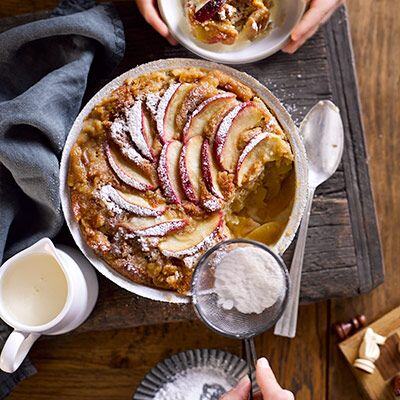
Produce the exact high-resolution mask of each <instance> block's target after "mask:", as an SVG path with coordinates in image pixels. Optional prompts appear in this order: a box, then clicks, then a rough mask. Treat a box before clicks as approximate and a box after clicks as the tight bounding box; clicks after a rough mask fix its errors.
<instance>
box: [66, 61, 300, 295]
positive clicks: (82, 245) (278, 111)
mask: <svg viewBox="0 0 400 400" xmlns="http://www.w3.org/2000/svg"><path fill="white" fill-rule="evenodd" d="M184 67H201V68H208V69H219V70H221V71H224V72H226V73H228V74H230V75H231V76H233V77H235V78H236V79H238V80H240V81H242V82H243V83H244V84H246V85H247V86H249V87H251V88H252V89H253V90H254V91H255V92H256V93H257V94H258V96H259V97H261V98H262V99H263V100H264V101H265V103H266V104H267V105H268V107H269V108H270V109H271V110H272V111H273V112H274V113H275V116H276V117H277V119H278V120H279V122H280V123H281V125H282V126H283V128H284V130H285V131H286V132H287V134H288V136H289V140H290V144H291V147H292V150H293V153H294V165H295V173H296V193H295V200H294V205H293V209H292V213H291V215H290V218H289V222H288V224H287V226H286V228H285V230H284V232H283V234H282V236H281V238H280V239H279V241H278V242H277V244H276V245H275V246H274V250H275V251H276V252H278V253H280V254H282V253H283V252H284V251H285V250H286V249H287V247H288V246H289V245H290V243H291V242H292V240H293V238H294V235H295V233H296V230H297V228H298V226H299V223H300V220H301V217H302V214H303V210H304V205H305V201H306V196H307V158H306V153H305V149H304V146H303V143H302V141H301V138H300V136H299V132H298V129H297V128H296V126H295V124H294V122H293V121H292V119H291V117H290V115H289V114H288V112H287V111H286V110H285V108H284V107H283V106H282V104H281V103H280V102H279V100H278V99H277V98H276V97H275V96H274V95H273V94H272V93H271V92H270V91H269V90H268V89H267V88H266V87H265V86H263V85H262V84H261V83H259V82H258V81H257V80H256V79H254V78H252V77H251V76H249V75H247V74H245V73H243V72H239V71H237V70H235V69H233V68H230V67H227V66H224V65H220V64H215V63H212V62H209V61H204V60H194V59H184V58H174V59H167V60H158V61H153V62H150V63H147V64H143V65H140V66H138V67H136V68H133V69H131V70H129V71H127V72H125V73H124V74H122V75H120V76H119V77H117V78H115V79H114V80H113V81H111V82H110V83H109V84H107V85H106V86H104V87H103V88H102V89H101V90H100V91H99V92H98V93H97V94H96V95H95V96H94V97H93V98H92V99H91V100H90V101H89V102H88V103H87V104H86V106H85V107H84V108H83V109H82V111H81V112H80V114H79V115H78V117H77V118H76V120H75V122H74V124H73V126H72V128H71V130H70V132H69V134H68V137H67V141H66V143H65V146H64V150H63V154H62V158H61V165H60V196H61V204H62V209H63V211H64V215H65V219H66V221H67V225H68V227H69V229H70V231H71V234H72V236H73V238H74V240H75V242H76V244H77V246H78V247H79V249H80V250H81V251H82V253H83V254H84V255H85V256H86V257H87V258H88V260H89V261H90V262H91V263H92V264H93V265H94V267H95V268H96V269H97V270H98V271H99V272H100V273H102V274H103V275H104V276H106V277H107V278H108V279H110V280H111V281H113V282H114V283H116V284H117V285H118V286H120V287H122V288H124V289H126V290H129V291H130V292H132V293H135V294H137V295H139V296H143V297H146V298H149V299H152V300H158V301H166V302H172V303H187V302H188V301H189V297H188V296H182V295H177V294H176V293H174V292H172V291H167V290H161V289H155V288H150V287H147V286H144V285H140V284H137V283H134V282H132V281H130V280H129V279H127V278H125V277H123V276H122V275H120V274H119V273H118V272H116V271H115V270H114V269H112V268H111V267H110V266H108V264H107V263H106V262H105V261H103V260H102V259H101V258H99V257H98V256H96V254H95V253H94V252H93V250H92V249H91V248H89V246H88V245H87V244H86V242H85V240H84V238H83V236H82V235H81V231H80V229H79V225H78V223H77V222H76V221H75V219H74V216H73V213H72V209H71V202H70V193H69V188H68V185H67V175H68V167H69V154H70V151H71V148H72V146H73V145H74V143H75V141H76V139H77V138H78V136H79V133H80V131H81V129H82V124H83V121H84V120H85V118H86V116H87V115H88V114H89V113H90V111H91V110H92V108H93V107H94V106H95V105H96V104H97V103H99V102H100V101H101V100H102V99H103V98H105V97H107V96H109V95H110V93H111V92H112V91H113V90H114V89H115V88H117V87H118V86H120V85H121V84H122V83H123V82H124V81H125V80H126V79H128V78H135V77H138V76H140V75H143V74H147V73H150V72H154V71H158V70H165V69H174V68H184Z"/></svg>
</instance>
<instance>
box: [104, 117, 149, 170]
mask: <svg viewBox="0 0 400 400" xmlns="http://www.w3.org/2000/svg"><path fill="white" fill-rule="evenodd" d="M109 138H110V139H111V140H112V141H113V142H114V144H115V145H116V146H117V147H118V148H119V151H120V152H121V153H122V154H123V155H124V156H125V157H126V158H127V159H129V160H130V161H132V162H133V163H134V164H135V165H137V166H143V165H144V164H146V163H147V160H146V159H145V158H144V157H143V156H142V155H141V154H140V153H139V152H138V151H137V150H136V149H135V147H134V146H133V144H132V142H131V139H130V138H129V134H128V127H127V125H126V123H125V121H123V120H122V119H116V120H115V121H114V122H113V123H112V125H111V127H110V133H109Z"/></svg>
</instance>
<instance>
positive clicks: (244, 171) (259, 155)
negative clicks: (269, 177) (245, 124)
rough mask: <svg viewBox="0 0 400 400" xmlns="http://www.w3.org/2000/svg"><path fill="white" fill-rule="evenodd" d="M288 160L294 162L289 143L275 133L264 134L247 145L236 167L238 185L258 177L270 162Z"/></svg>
mask: <svg viewBox="0 0 400 400" xmlns="http://www.w3.org/2000/svg"><path fill="white" fill-rule="evenodd" d="M281 159H286V160H288V161H292V160H293V154H292V151H291V149H290V145H289V143H288V142H286V141H285V140H283V138H282V137H281V136H278V135H276V134H274V133H269V132H262V133H260V134H259V135H257V136H256V137H254V138H253V139H251V140H250V142H249V143H248V144H247V145H246V147H245V148H244V149H243V152H242V154H241V155H240V157H239V160H238V162H237V167H236V183H237V185H238V186H239V187H240V186H242V185H243V183H245V182H248V181H250V180H252V179H254V178H255V177H257V176H258V175H259V174H260V173H261V171H262V170H263V168H264V166H265V164H266V163H268V162H272V161H277V160H281Z"/></svg>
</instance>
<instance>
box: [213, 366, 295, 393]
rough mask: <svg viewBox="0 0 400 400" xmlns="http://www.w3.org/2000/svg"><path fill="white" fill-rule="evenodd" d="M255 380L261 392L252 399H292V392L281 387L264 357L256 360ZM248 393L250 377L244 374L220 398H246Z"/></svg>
mask: <svg viewBox="0 0 400 400" xmlns="http://www.w3.org/2000/svg"><path fill="white" fill-rule="evenodd" d="M256 380H257V383H258V386H259V387H260V389H261V392H259V393H257V394H256V395H255V396H254V400H262V399H264V400H294V396H293V393H292V392H289V391H288V390H285V389H282V388H281V387H280V386H279V383H278V382H277V380H276V378H275V375H274V373H273V372H272V369H271V367H270V366H269V363H268V361H267V359H266V358H260V359H259V360H258V361H257V367H256ZM249 393H250V379H249V378H248V377H247V376H245V377H244V378H243V379H241V380H240V382H239V383H238V384H237V386H236V387H234V388H233V389H232V390H231V391H229V392H228V393H226V394H224V395H223V396H222V397H221V399H220V400H247V399H248V398H249Z"/></svg>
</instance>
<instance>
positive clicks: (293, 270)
mask: <svg viewBox="0 0 400 400" xmlns="http://www.w3.org/2000/svg"><path fill="white" fill-rule="evenodd" d="M300 134H301V136H302V137H303V141H304V145H305V148H306V152H307V157H308V169H309V173H308V177H309V182H308V184H309V189H308V198H307V203H306V207H305V210H304V216H303V219H302V221H301V224H300V230H299V235H298V238H297V243H296V248H295V251H294V255H293V260H292V264H291V266H290V280H291V288H290V291H289V300H288V303H287V306H286V309H285V311H284V313H283V314H282V317H281V319H280V320H279V321H278V323H277V324H276V326H275V330H274V334H275V335H279V336H286V337H289V338H294V337H295V336H296V327H297V314H298V307H299V294H300V283H301V272H302V268H303V258H304V248H305V245H306V239H307V229H308V222H309V218H310V211H311V204H312V200H313V196H314V192H315V189H316V188H317V187H318V186H319V185H320V184H321V183H323V182H325V181H326V180H327V179H328V178H330V177H331V176H332V175H333V173H334V172H335V171H336V169H337V167H338V166H339V163H340V160H341V158H342V153H343V141H344V134H343V123H342V120H341V118H340V112H339V109H338V108H337V107H336V106H335V105H334V104H333V103H332V102H330V101H320V102H318V103H317V104H316V105H315V106H314V107H313V108H312V109H311V110H310V112H309V113H308V114H307V115H306V117H305V118H304V120H303V122H302V123H301V126H300Z"/></svg>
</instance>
